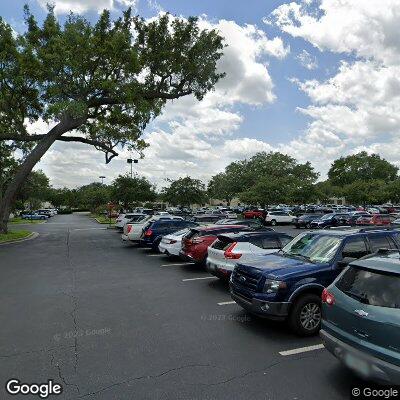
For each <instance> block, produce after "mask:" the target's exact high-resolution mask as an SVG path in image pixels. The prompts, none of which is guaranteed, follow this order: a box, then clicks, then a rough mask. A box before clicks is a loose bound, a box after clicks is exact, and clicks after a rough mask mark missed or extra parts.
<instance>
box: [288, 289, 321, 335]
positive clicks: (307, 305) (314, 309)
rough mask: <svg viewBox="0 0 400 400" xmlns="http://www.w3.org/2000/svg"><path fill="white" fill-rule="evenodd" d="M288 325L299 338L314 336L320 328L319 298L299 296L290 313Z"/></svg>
mask: <svg viewBox="0 0 400 400" xmlns="http://www.w3.org/2000/svg"><path fill="white" fill-rule="evenodd" d="M288 322H289V325H290V327H291V329H292V330H293V331H294V332H295V333H296V334H297V335H299V336H313V335H316V334H317V333H318V331H319V329H320V326H321V298H320V296H317V295H316V294H313V293H309V294H305V295H303V296H301V297H300V298H299V299H298V300H296V302H295V303H294V305H293V306H292V309H291V311H290V315H289V319H288Z"/></svg>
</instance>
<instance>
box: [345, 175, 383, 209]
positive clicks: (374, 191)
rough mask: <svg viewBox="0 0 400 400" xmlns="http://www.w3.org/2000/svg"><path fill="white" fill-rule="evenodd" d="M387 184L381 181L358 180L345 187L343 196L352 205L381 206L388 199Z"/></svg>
mask: <svg viewBox="0 0 400 400" xmlns="http://www.w3.org/2000/svg"><path fill="white" fill-rule="evenodd" d="M386 190H387V184H386V183H385V182H384V181H383V180H379V179H370V180H358V181H355V182H352V183H351V184H349V185H346V186H345V187H344V188H343V194H344V196H345V197H346V200H347V201H348V202H350V203H352V204H357V205H365V204H382V203H384V202H385V201H386V200H387V199H388V194H387V192H386Z"/></svg>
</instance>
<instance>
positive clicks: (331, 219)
mask: <svg viewBox="0 0 400 400" xmlns="http://www.w3.org/2000/svg"><path fill="white" fill-rule="evenodd" d="M347 215H348V214H347V213H341V214H339V213H332V214H325V215H324V216H323V217H321V218H320V219H316V220H314V221H312V222H311V223H310V226H311V228H313V229H322V228H331V227H335V226H341V225H345V223H344V219H346V218H347Z"/></svg>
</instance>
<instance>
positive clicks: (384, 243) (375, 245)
mask: <svg viewBox="0 0 400 400" xmlns="http://www.w3.org/2000/svg"><path fill="white" fill-rule="evenodd" d="M368 239H369V242H370V243H371V249H372V251H373V252H375V251H378V250H379V249H391V250H396V246H395V244H394V242H393V240H392V239H391V238H390V237H388V236H384V235H371V236H368Z"/></svg>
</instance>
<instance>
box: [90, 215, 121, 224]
mask: <svg viewBox="0 0 400 400" xmlns="http://www.w3.org/2000/svg"><path fill="white" fill-rule="evenodd" d="M90 216H91V217H92V218H96V219H97V222H99V223H100V224H109V223H110V218H108V217H107V216H105V215H102V214H90ZM115 220H116V218H111V225H114V224H115Z"/></svg>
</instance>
